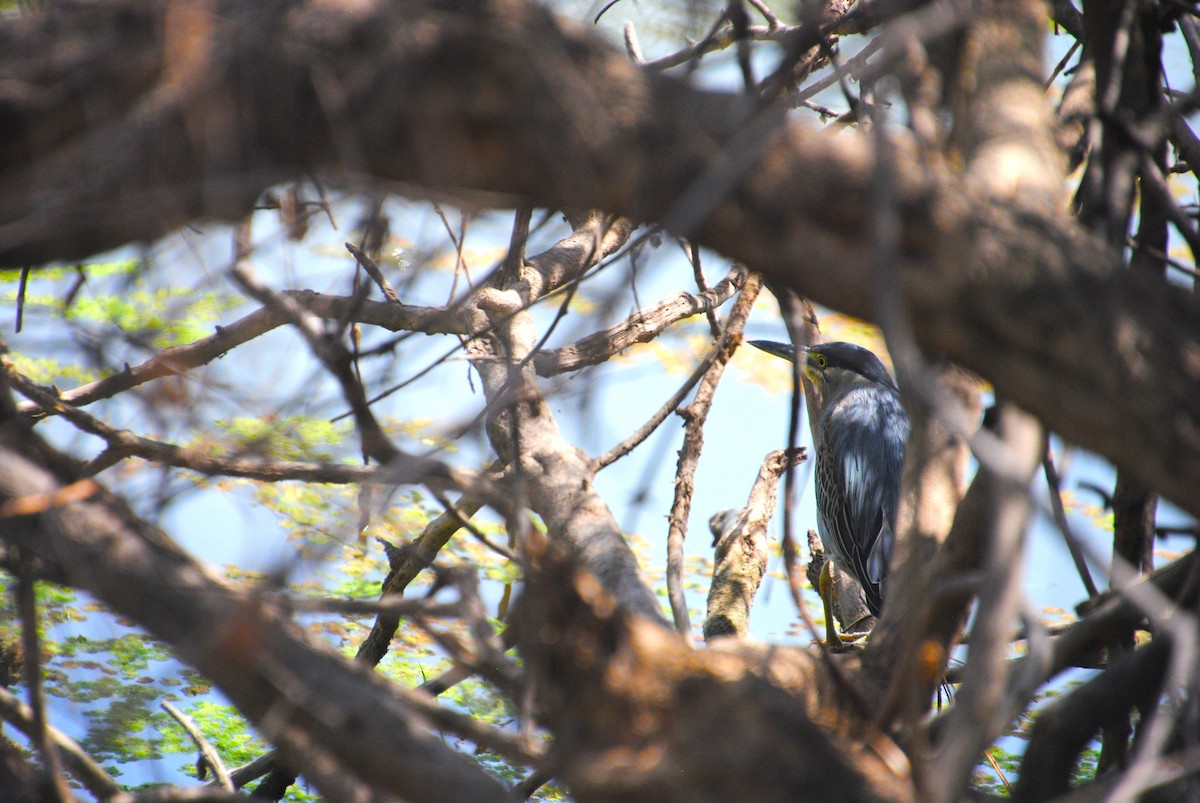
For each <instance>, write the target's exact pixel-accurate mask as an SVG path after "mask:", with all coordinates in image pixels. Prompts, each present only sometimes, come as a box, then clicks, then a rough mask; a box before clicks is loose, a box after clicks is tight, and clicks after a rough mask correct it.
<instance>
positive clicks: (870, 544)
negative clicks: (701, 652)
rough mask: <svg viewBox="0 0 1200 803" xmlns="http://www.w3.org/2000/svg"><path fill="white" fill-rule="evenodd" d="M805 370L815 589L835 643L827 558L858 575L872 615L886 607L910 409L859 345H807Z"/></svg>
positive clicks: (777, 350)
mask: <svg viewBox="0 0 1200 803" xmlns="http://www.w3.org/2000/svg"><path fill="white" fill-rule="evenodd" d="M750 345H752V346H755V347H757V348H760V349H762V350H763V351H766V352H768V353H770V354H774V355H775V356H777V357H782V358H784V359H786V360H792V361H794V360H795V356H796V355H795V350H794V349H793V348H792V346H791V344H789V343H776V342H773V341H769V340H752V341H750ZM804 373H805V375H806V376H807V377H808V379H809V381H810V382H812V384H813V386H814V387H815V388H816V390H817V392H818V394H819V399H820V406H819V409H820V412H819V414H818V420H817V421H816V422H815V425H814V426H813V440H814V450H815V451H816V460H817V488H816V494H817V532H818V534H819V535H820V536H821V544H822V545H823V546H824V547H825V555H826V558H827V562H826V564H825V568H824V569H823V570H822V572H821V582H820V593H821V601H822V602H823V603H824V606H825V623H826V625H825V627H826V631H827V636H828V639H829V641H830V643H836V641H835V639H836V633H835V630H834V625H833V608H832V591H833V587H832V579H831V575H830V574H829V571H830V569H829V563H828V561H829V560H831V561H833V563H834V564H836V565H837V566H839V567H840V568H842V569H843V570H845V571H847V572H849V573H850V574H851V575H852V576H853V577H854V578H855V579H856V580H858V582H859V584H860V585H861V586H862V589H863V592H864V594H865V596H866V603H867V608H868V609H869V610H870V611H871V613H872V614H873V615H875V616H878V615H879V613H880V611H881V610H882V608H883V598H884V593H885V588H886V585H887V573H888V564H889V563H890V561H891V557H892V547H893V544H894V543H895V538H896V526H897V524H896V511H897V508H898V506H899V502H900V473H901V470H902V468H903V467H904V446H905V443H906V442H907V440H908V429H909V424H908V414H907V413H905V412H904V407H903V406H902V405H901V404H900V391H899V390H898V389H897V387H896V383H895V381H894V380H893V379H892V377H891V375H890V374H888V372H887V369H886V368H884V366H883V363H882V362H880V360H879V358H878V357H876V356H875V355H874V354H873V353H871V352H870V351H868V350H867V349H864V348H862V347H861V346H856V345H854V344H853V343H822V344H820V345H815V346H810V347H809V348H808V350H807V355H806V359H805V362H804Z"/></svg>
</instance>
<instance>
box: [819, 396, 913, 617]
mask: <svg viewBox="0 0 1200 803" xmlns="http://www.w3.org/2000/svg"><path fill="white" fill-rule="evenodd" d="M829 412H830V413H831V415H830V416H828V417H827V420H826V423H825V425H826V427H827V429H826V432H825V439H826V442H827V454H829V455H831V456H834V459H833V460H826V461H825V462H827V463H829V464H830V465H829V466H828V476H827V477H826V478H824V481H825V483H826V485H827V486H828V490H829V493H828V494H827V499H826V506H827V507H828V508H829V510H828V513H829V514H830V516H829V518H830V521H831V522H833V521H836V522H837V525H838V528H839V531H840V534H841V537H840V538H839V541H840V546H841V552H842V554H841V555H840V556H838V557H840V558H841V561H840V562H841V563H842V564H843V568H845V569H846V570H847V571H849V572H851V573H852V574H853V575H854V576H855V577H856V578H857V579H858V581H859V583H861V584H862V586H863V590H864V591H866V594H867V605H868V607H869V608H871V610H872V612H874V613H878V611H879V609H880V607H881V605H882V600H883V585H884V580H885V578H886V576H887V570H888V565H889V563H890V561H891V556H892V548H893V545H894V542H895V530H894V528H895V521H896V509H897V506H898V503H899V496H900V473H901V470H902V469H903V466H904V444H905V442H906V440H907V438H908V418H907V416H906V415H905V413H904V408H903V407H902V406H901V405H900V399H899V396H898V395H897V394H896V393H895V391H893V390H891V389H890V388H886V387H883V386H880V385H872V386H869V387H863V388H858V389H855V390H853V391H851V392H850V393H848V394H847V395H846V397H845V398H843V399H841V400H840V401H839V402H838V403H837V405H836V406H835V407H833V408H831V409H830V410H829Z"/></svg>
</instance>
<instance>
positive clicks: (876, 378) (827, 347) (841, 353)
mask: <svg viewBox="0 0 1200 803" xmlns="http://www.w3.org/2000/svg"><path fill="white" fill-rule="evenodd" d="M750 345H751V346H754V347H755V348H758V349H762V350H763V351H765V352H767V353H768V354H774V355H775V356H776V357H782V358H783V359H785V360H793V361H794V360H795V359H796V351H795V349H794V348H793V347H792V345H791V344H790V343H779V342H776V341H774V340H751V341H750ZM807 351H808V355H809V359H810V360H811V359H812V358H813V356H814V355H823V356H824V357H825V359H826V361H827V364H826V366H825V370H828V369H830V368H841V369H844V370H846V371H853V372H854V373H856V374H858V375H859V376H863V377H866V378H867V379H870V380H871V381H872V382H878V383H879V384H881V385H887V386H888V387H889V388H892V389H893V390H895V389H896V382H895V380H893V379H892V376H891V374H889V373H888V371H887V368H884V367H883V362H881V361H880V359H879V358H878V357H876V356H875V354H874V353H873V352H872V351H870V350H868V349H865V348H863V347H862V346H856V345H855V344H853V343H819V344H817V345H815V346H809V347H808V349H807Z"/></svg>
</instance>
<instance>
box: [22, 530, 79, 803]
mask: <svg viewBox="0 0 1200 803" xmlns="http://www.w3.org/2000/svg"><path fill="white" fill-rule="evenodd" d="M16 581H17V582H16V596H17V609H18V610H19V611H20V615H21V647H22V649H23V650H24V652H25V666H24V669H25V688H26V692H27V694H28V695H29V710H30V712H31V713H32V716H31V723H32V728H31V733H30V734H29V741H30V743H31V744H32V745H33V748H34V750H36V751H37V754H38V757H39V758H41V760H42V770H43V772H44V773H45V774H46V779H47V781H48V784H47V787H48V790H49V792H50V794H51V795H52V796H53V799H54V800H57V801H59V802H60V803H66V802H67V801H70V800H73V799H74V796H73V795H72V794H71V790H70V789H69V788H68V787H67V783H66V779H65V778H63V774H62V759H61V757H60V756H59V754H58V744H57V743H56V742H55V741H54V740H53V739H51V738H50V724H49V722H48V721H47V719H46V691H45V688H44V687H43V685H42V647H41V639H40V637H39V635H38V621H37V620H38V616H37V599H36V598H35V593H34V581H33V567H32V565H31V564H30V560H29V558H28V557H27V556H26V554H25V550H24V549H22V550H21V554H19V555H18V557H17V577H16Z"/></svg>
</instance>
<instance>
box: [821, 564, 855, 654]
mask: <svg viewBox="0 0 1200 803" xmlns="http://www.w3.org/2000/svg"><path fill="white" fill-rule="evenodd" d="M817 586H818V588H817V590H818V591H819V592H820V594H821V604H822V606H823V607H824V608H825V643H826V644H827V645H828V646H830V647H834V648H836V647H840V646H841V645H843V644H853V643H854V642H856V641H858V640H859V639H861V638H862V637H863V636H864V635H866V634H865V633H838V632H837V624H836V622H835V620H834V618H833V564H832V563H830V562H829V560H826V561H825V565H824V566H822V567H821V574H820V575H818V577H817Z"/></svg>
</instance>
